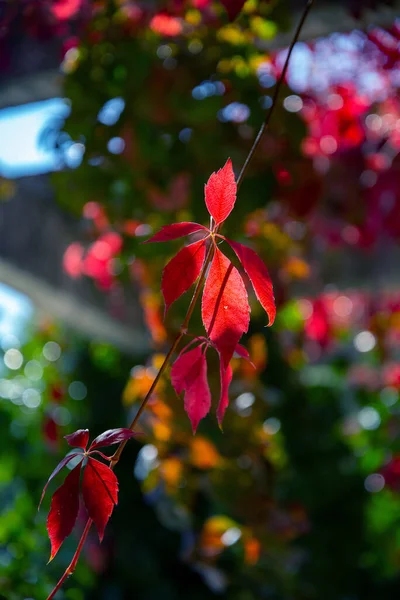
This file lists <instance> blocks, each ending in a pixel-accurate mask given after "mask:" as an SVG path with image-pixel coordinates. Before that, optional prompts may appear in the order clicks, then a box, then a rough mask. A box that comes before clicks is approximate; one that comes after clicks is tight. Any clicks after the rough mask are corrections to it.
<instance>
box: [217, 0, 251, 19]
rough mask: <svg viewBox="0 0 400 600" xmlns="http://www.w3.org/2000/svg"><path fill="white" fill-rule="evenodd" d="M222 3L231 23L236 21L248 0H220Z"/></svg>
mask: <svg viewBox="0 0 400 600" xmlns="http://www.w3.org/2000/svg"><path fill="white" fill-rule="evenodd" d="M220 2H221V4H222V5H223V6H224V7H225V10H226V12H227V13H228V16H229V19H230V21H234V20H235V19H236V17H237V16H238V14H239V13H240V12H241V10H242V8H243V6H244V4H245V2H246V0H220Z"/></svg>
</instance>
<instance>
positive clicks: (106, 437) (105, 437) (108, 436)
mask: <svg viewBox="0 0 400 600" xmlns="http://www.w3.org/2000/svg"><path fill="white" fill-rule="evenodd" d="M134 435H135V434H134V433H133V431H131V430H130V429H126V428H125V427H119V428H118V429H107V431H104V432H103V433H101V434H100V435H98V436H97V438H95V439H94V440H93V442H92V443H91V444H90V448H89V451H91V450H94V449H95V448H101V447H102V446H111V445H112V444H119V443H120V442H123V441H124V440H129V439H130V438H131V437H133V436H134Z"/></svg>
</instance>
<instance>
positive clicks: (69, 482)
mask: <svg viewBox="0 0 400 600" xmlns="http://www.w3.org/2000/svg"><path fill="white" fill-rule="evenodd" d="M80 474H81V463H79V465H77V466H76V467H75V468H74V469H72V471H71V473H69V475H67V477H66V478H65V481H64V483H63V484H62V485H61V486H60V487H59V488H58V489H57V490H56V491H55V492H54V494H53V498H52V501H51V507H50V512H49V516H48V517H47V531H48V534H49V538H50V542H51V555H50V560H53V558H54V557H55V555H56V554H57V552H58V550H59V548H60V546H61V544H62V543H63V541H64V540H65V538H66V537H67V536H69V534H70V533H71V531H72V530H73V528H74V525H75V522H76V518H77V516H78V510H79V478H80Z"/></svg>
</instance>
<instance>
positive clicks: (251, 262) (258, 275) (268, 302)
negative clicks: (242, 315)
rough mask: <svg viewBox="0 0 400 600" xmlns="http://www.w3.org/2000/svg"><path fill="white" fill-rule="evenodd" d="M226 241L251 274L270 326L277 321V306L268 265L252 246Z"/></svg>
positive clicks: (251, 279)
mask: <svg viewBox="0 0 400 600" xmlns="http://www.w3.org/2000/svg"><path fill="white" fill-rule="evenodd" d="M225 239H226V238H225ZM226 241H227V242H228V244H229V245H230V246H231V248H232V249H233V250H234V251H235V253H236V255H237V257H238V259H239V260H240V262H241V263H242V265H243V268H244V270H245V271H246V273H247V275H248V276H249V279H250V281H251V283H252V286H253V289H254V291H255V294H256V296H257V298H258V301H259V302H260V304H261V306H262V307H263V309H264V310H265V312H266V313H267V315H268V317H269V326H271V325H272V324H273V322H274V321H275V316H276V306H275V299H274V292H273V289H272V281H271V278H270V276H269V274H268V271H267V267H266V266H265V264H264V263H263V261H262V260H261V258H260V257H259V256H258V254H256V253H255V252H254V250H252V249H251V248H248V247H247V246H243V245H242V244H239V243H238V242H232V241H231V240H226Z"/></svg>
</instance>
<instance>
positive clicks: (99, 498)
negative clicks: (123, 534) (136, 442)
mask: <svg viewBox="0 0 400 600" xmlns="http://www.w3.org/2000/svg"><path fill="white" fill-rule="evenodd" d="M82 495H83V500H84V502H85V506H86V510H87V512H88V515H89V517H90V518H91V519H92V520H93V521H94V524H95V525H96V527H97V531H98V534H99V539H100V541H102V539H103V536H104V530H105V528H106V525H107V522H108V519H109V518H110V516H111V513H112V511H113V508H114V504H117V502H118V480H117V478H116V476H115V475H114V473H113V472H112V471H111V469H110V467H108V466H107V465H104V464H103V463H101V462H99V461H98V460H96V459H94V458H91V457H89V458H88V463H87V465H86V468H85V471H84V473H83V479H82Z"/></svg>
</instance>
